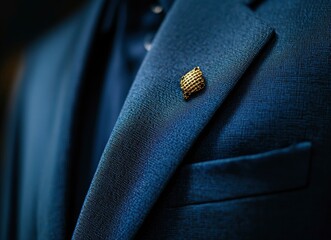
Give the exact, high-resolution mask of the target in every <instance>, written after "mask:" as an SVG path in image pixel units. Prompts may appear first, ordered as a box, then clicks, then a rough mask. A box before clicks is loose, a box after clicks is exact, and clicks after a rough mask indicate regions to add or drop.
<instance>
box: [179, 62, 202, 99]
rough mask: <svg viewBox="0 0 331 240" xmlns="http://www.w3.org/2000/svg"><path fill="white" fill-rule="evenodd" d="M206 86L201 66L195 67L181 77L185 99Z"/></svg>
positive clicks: (181, 86)
mask: <svg viewBox="0 0 331 240" xmlns="http://www.w3.org/2000/svg"><path fill="white" fill-rule="evenodd" d="M204 87H205V80H204V78H203V76H202V71H201V69H200V68H199V67H195V68H193V69H192V70H191V71H189V72H188V73H186V74H185V75H184V76H182V77H181V79H180V88H181V89H182V91H183V96H184V99H185V100H187V99H188V98H189V97H190V96H191V94H192V93H194V92H198V91H200V90H202V89H203V88H204Z"/></svg>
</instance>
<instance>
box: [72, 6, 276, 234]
mask: <svg viewBox="0 0 331 240" xmlns="http://www.w3.org/2000/svg"><path fill="white" fill-rule="evenodd" d="M273 31H274V30H273V28H271V27H270V26H268V25H267V24H265V23H264V22H263V21H262V20H261V19H259V18H257V17H256V16H255V15H254V13H253V12H252V11H251V10H250V9H249V8H248V7H247V6H245V5H244V4H242V3H235V2H233V1H213V0H206V1H199V0H192V1H185V0H177V1H176V2H175V3H174V5H173V6H172V8H171V10H170V11H169V13H168V15H167V17H166V19H165V20H164V22H163V24H162V26H161V27H160V29H159V31H158V33H157V35H156V37H155V39H154V42H153V48H152V50H151V51H150V52H149V53H148V54H147V56H146V58H145V59H144V61H143V63H142V65H141V68H140V70H139V72H138V74H137V76H136V79H135V81H134V83H133V85H132V87H131V90H130V92H129V94H128V96H127V99H126V101H125V103H124V106H123V108H122V111H121V114H120V116H119V118H118V120H117V123H116V125H115V127H114V130H113V132H112V134H111V136H110V139H109V141H108V144H107V146H106V148H105V151H104V154H103V156H102V158H101V160H100V163H99V166H98V169H97V171H96V173H95V176H94V178H93V181H92V183H91V186H90V189H89V191H88V193H87V196H86V199H85V202H84V205H83V207H82V211H81V213H80V216H79V219H78V222H77V225H76V228H75V231H74V235H73V238H74V239H82V238H88V239H89V238H95V237H99V238H107V239H122V238H124V239H128V238H132V237H133V236H134V234H135V233H136V231H137V230H138V228H139V226H140V225H141V224H142V223H143V221H144V219H145V217H146V215H147V214H148V212H149V210H150V209H151V208H152V206H153V204H154V203H155V202H156V200H157V199H158V197H159V195H160V193H161V192H162V190H163V189H164V187H165V185H166V184H167V182H168V180H169V179H170V177H171V176H172V174H173V173H174V172H175V170H176V169H177V167H178V166H179V164H180V163H181V161H182V160H183V158H184V156H185V154H186V153H187V152H188V150H189V149H190V147H191V145H192V144H193V143H194V141H195V140H196V138H197V136H198V135H199V133H200V132H201V131H202V130H203V128H204V127H205V126H206V124H207V123H208V121H209V120H210V119H211V117H212V116H213V114H214V113H215V111H216V110H217V109H218V108H219V107H220V105H221V104H222V103H223V102H224V100H225V98H226V97H227V95H228V94H229V93H230V91H231V90H232V89H233V87H234V86H235V85H236V83H237V82H238V80H239V79H240V78H241V76H242V75H243V73H244V72H245V70H246V69H247V67H248V66H249V65H250V64H251V63H252V61H253V59H254V58H255V56H256V55H257V54H258V53H259V51H260V50H261V49H262V48H263V46H264V45H265V44H266V43H267V42H268V40H269V39H270V38H271V36H272V33H273ZM195 66H199V67H200V68H201V70H202V71H203V74H204V78H205V80H206V87H205V89H204V90H203V91H202V93H200V94H196V95H195V96H193V97H192V98H190V100H189V101H185V100H184V99H183V97H182V92H181V89H180V85H179V82H180V78H181V76H182V75H183V74H185V73H186V72H188V71H189V70H191V69H192V68H193V67H195Z"/></svg>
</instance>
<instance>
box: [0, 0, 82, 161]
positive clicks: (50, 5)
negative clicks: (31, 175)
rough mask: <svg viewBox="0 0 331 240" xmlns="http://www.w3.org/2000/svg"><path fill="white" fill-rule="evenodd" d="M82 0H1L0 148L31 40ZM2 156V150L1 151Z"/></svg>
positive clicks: (68, 13)
mask: <svg viewBox="0 0 331 240" xmlns="http://www.w3.org/2000/svg"><path fill="white" fill-rule="evenodd" d="M84 3H85V1H83V0H81V1H78V0H46V1H45V0H3V1H0V149H3V143H4V140H3V136H4V131H5V125H4V123H5V121H6V118H7V116H8V111H9V107H8V105H9V102H10V96H11V94H12V92H13V90H14V86H15V80H16V79H17V75H18V72H19V69H20V66H21V65H22V64H23V62H24V52H25V49H26V48H27V46H28V45H29V43H30V42H31V41H33V40H34V39H36V38H37V37H38V36H40V35H41V34H43V33H44V32H45V31H47V30H49V29H50V28H52V27H53V26H54V25H56V24H57V23H59V22H61V21H62V20H64V19H65V18H66V17H67V16H68V15H70V14H71V13H72V12H74V11H75V10H76V9H77V8H79V7H80V6H81V5H83V4H84ZM1 155H2V156H1V159H2V158H3V151H1Z"/></svg>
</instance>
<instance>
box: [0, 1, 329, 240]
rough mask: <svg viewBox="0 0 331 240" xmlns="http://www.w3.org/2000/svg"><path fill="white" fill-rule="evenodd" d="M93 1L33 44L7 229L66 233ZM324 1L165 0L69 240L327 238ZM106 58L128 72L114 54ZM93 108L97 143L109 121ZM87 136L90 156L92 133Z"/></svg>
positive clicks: (9, 181) (31, 234)
mask: <svg viewBox="0 0 331 240" xmlns="http://www.w3.org/2000/svg"><path fill="white" fill-rule="evenodd" d="M167 3H171V1H169V2H167ZM100 6H101V2H99V1H97V2H95V3H93V4H92V5H91V6H89V7H88V8H87V9H90V10H89V11H87V12H84V11H83V12H81V13H80V14H78V15H76V16H74V17H73V18H72V20H71V21H70V22H67V23H66V24H64V25H62V26H60V27H59V28H58V29H57V30H56V31H53V33H52V34H51V35H48V36H47V37H46V38H45V39H43V40H42V41H40V42H38V43H37V44H36V45H35V46H34V47H33V48H32V50H31V52H30V55H29V59H28V60H27V64H28V65H27V71H26V73H25V76H24V78H23V81H22V88H21V92H20V93H19V98H18V106H17V108H16V113H15V114H14V116H13V118H14V120H16V121H13V123H12V124H13V126H11V127H12V129H10V132H14V131H15V132H16V135H11V136H14V137H13V138H12V142H11V143H9V145H10V144H12V145H11V146H16V147H17V146H20V148H14V149H13V153H12V156H10V159H14V160H15V161H14V162H10V164H8V168H7V169H6V174H7V175H6V176H5V179H6V182H5V186H9V187H7V188H5V191H6V192H5V194H4V196H5V201H3V203H4V204H2V205H3V206H5V208H6V210H7V209H8V210H7V211H3V213H4V214H3V215H4V216H2V217H1V220H2V221H3V220H5V221H4V223H5V224H2V225H1V234H2V235H1V237H2V238H3V239H13V238H20V239H27V238H29V239H36V238H39V239H63V238H66V237H68V234H67V233H66V228H67V222H66V221H68V219H67V218H66V217H67V216H66V210H67V208H68V206H67V201H70V200H72V199H69V198H68V195H67V194H68V193H67V191H68V184H70V183H68V178H69V177H70V176H69V177H68V176H67V174H68V172H69V171H68V168H69V167H68V166H67V165H68V164H69V163H70V161H69V160H68V158H69V157H68V152H67V150H68V149H69V148H70V146H71V144H72V143H70V142H69V140H68V139H69V133H70V130H71V129H70V128H71V127H73V126H70V122H72V119H73V118H74V117H75V118H76V119H78V120H79V119H80V118H79V116H73V115H74V113H75V112H74V111H73V109H74V107H75V106H73V105H74V102H75V101H76V100H77V91H78V90H77V86H78V85H79V83H80V81H81V77H82V76H80V75H81V74H82V72H83V68H85V67H88V66H86V64H85V65H84V63H86V54H87V52H88V50H89V48H90V44H89V42H91V36H92V35H93V33H92V32H93V29H95V28H96V18H97V15H98V13H99V14H100V11H98V9H100ZM169 6H170V5H169ZM330 9H331V3H330V1H327V0H317V1H309V0H300V1H299V0H290V1H288V0H265V1H246V0H243V1H240V0H238V1H231V0H226V1H217V0H206V1H198V0H191V1H186V0H176V1H174V3H173V5H172V6H171V8H170V10H169V7H167V10H169V12H168V14H167V16H166V18H165V20H164V21H163V23H162V25H161V27H160V29H159V30H158V32H157V35H156V37H155V39H154V41H153V47H152V49H151V51H150V52H149V53H147V55H146V57H145V58H144V60H143V63H142V65H141V66H140V68H139V71H138V73H137V75H136V77H135V79H134V82H133V84H132V86H131V89H130V91H129V94H128V96H127V98H126V101H125V103H124V106H123V108H122V109H121V113H120V115H119V117H118V119H117V121H116V124H115V126H114V128H113V130H112V132H111V135H110V138H109V141H108V143H107V146H106V148H105V150H104V152H103V155H102V158H101V160H100V163H99V165H98V168H97V171H96V173H95V175H94V177H93V180H92V184H91V186H90V189H89V191H88V193H87V196H86V198H85V201H84V204H83V207H82V211H81V213H80V215H79V218H78V221H77V225H76V227H75V231H74V234H73V239H131V238H138V239H254V240H256V239H309V240H313V239H321V240H324V239H325V240H328V239H331V229H330V227H329V226H330V224H331V208H330V202H331V192H330V189H331V179H330V178H331V175H330V169H331V162H330V159H331V148H330V142H331V125H330V120H331V107H330V106H331V82H330V81H331V69H330V53H331V45H330V42H331V32H330V29H331V13H330ZM114 14H116V13H114ZM83 19H86V22H85V21H83ZM111 22H112V21H111V20H110V21H109V24H111ZM106 25H107V24H106ZM105 29H107V27H105ZM74 36H76V37H74ZM131 37H132V36H131ZM129 39H131V40H132V39H133V38H129ZM120 43H121V44H122V43H123V42H120ZM119 46H120V45H119ZM116 50H117V51H118V52H120V51H119V49H116ZM50 52H51V53H52V55H53V56H54V58H52V59H49V56H50ZM118 52H116V51H115V52H113V53H114V54H115V53H116V54H119V53H118ZM120 55H121V54H119V56H120ZM140 56H141V55H140ZM112 57H113V56H112ZM112 57H110V58H111V59H113V58H112ZM50 63H51V64H50ZM109 66H112V63H111V61H110V62H109V65H108V68H107V70H108V73H109V74H110V73H111V72H112V71H115V70H116V72H118V73H120V74H119V75H121V76H124V75H125V74H123V69H122V68H123V67H125V64H123V65H121V67H119V69H115V68H114V69H113V70H112V68H111V67H109ZM195 66H200V68H201V70H202V71H203V74H204V77H205V79H206V84H207V85H206V88H205V89H204V90H203V91H202V92H200V93H198V94H196V95H194V96H193V97H192V98H191V99H190V100H188V101H185V100H184V99H183V97H182V92H181V90H180V86H179V81H180V77H181V76H182V75H183V74H185V73H186V72H187V71H189V70H191V69H192V68H194V67H195ZM113 67H114V66H113ZM63 69H65V71H63ZM124 72H125V71H124ZM110 75H112V74H110ZM106 79H107V78H106ZM110 85H111V82H109V81H106V82H105V85H103V87H104V88H102V90H103V91H104V92H103V94H102V96H101V97H100V98H101V99H102V100H101V102H100V106H99V107H100V109H102V111H104V112H103V114H105V115H107V114H108V113H109V112H107V108H109V104H110V103H109V102H107V100H109V101H110V100H111V94H108V93H109V89H110V87H109V86H110ZM108 87H109V88H108ZM126 87H128V86H126ZM105 109H106V110H105ZM102 111H100V112H102ZM116 111H117V110H116ZM41 113H42V114H41ZM103 114H100V119H99V122H98V124H97V127H99V130H98V132H99V134H100V135H99V136H102V137H100V139H102V141H101V142H104V138H105V136H106V135H107V134H108V133H109V131H110V129H111V128H112V124H113V123H111V120H109V118H108V117H103V116H104V115H103ZM107 119H108V120H107ZM82 120H83V119H82ZM103 129H104V130H105V132H103ZM16 136H18V137H16ZM82 136H85V135H84V134H83V135H82ZM96 139H97V140H98V139H99V137H96ZM15 141H16V142H19V144H14V143H13V142H15ZM94 143H95V144H96V146H97V147H96V149H95V159H97V156H98V155H99V154H100V148H99V147H100V146H102V145H103V144H104V143H100V145H99V143H97V141H95V142H94ZM45 146H46V147H45ZM91 148H93V147H92V146H91ZM83 150H84V149H82V152H83ZM81 154H82V153H81ZM79 160H80V159H75V163H77V164H76V165H74V166H72V167H73V170H77V169H79V168H81V167H82V166H81V165H80V164H79ZM96 162H97V160H96ZM87 170H91V172H93V169H87ZM77 171H78V170H77ZM80 177H81V178H82V179H85V178H86V176H83V174H82V176H80ZM10 186H11V187H13V188H10ZM15 186H16V187H19V191H15V188H14V187H15ZM3 206H2V207H1V208H3ZM16 219H17V220H16ZM8 223H11V224H12V225H11V227H10V228H9V227H8ZM16 233H18V235H15V234H16Z"/></svg>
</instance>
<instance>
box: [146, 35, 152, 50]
mask: <svg viewBox="0 0 331 240" xmlns="http://www.w3.org/2000/svg"><path fill="white" fill-rule="evenodd" d="M153 38H154V35H153V34H147V35H146V37H145V40H144V48H145V49H146V51H149V50H151V49H152V42H153Z"/></svg>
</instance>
